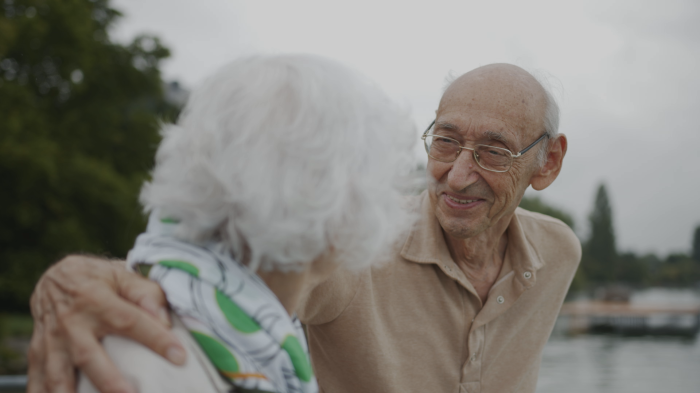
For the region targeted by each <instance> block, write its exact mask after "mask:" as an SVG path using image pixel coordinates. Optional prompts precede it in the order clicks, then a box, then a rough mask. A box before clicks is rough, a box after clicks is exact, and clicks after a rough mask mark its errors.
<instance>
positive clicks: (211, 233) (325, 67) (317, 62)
mask: <svg viewBox="0 0 700 393" xmlns="http://www.w3.org/2000/svg"><path fill="white" fill-rule="evenodd" d="M162 131H163V140H162V142H161V144H160V146H159V148H158V152H157V155H156V165H155V169H154V171H153V176H152V181H150V182H146V183H145V184H144V186H143V188H142V191H141V202H142V204H143V205H144V208H145V211H146V212H151V211H156V212H157V214H159V215H161V216H162V217H163V218H164V217H166V216H167V217H169V218H175V219H178V220H179V221H180V223H181V224H182V225H180V226H179V227H180V228H181V229H180V232H178V233H177V234H176V236H177V237H179V238H180V239H181V240H184V241H188V242H194V243H204V242H210V241H217V242H220V243H221V244H223V245H224V246H225V247H226V248H227V249H228V250H229V251H230V252H231V254H232V255H233V256H234V257H237V258H244V259H245V260H246V261H247V263H248V266H249V267H250V268H251V269H253V270H257V269H258V268H261V269H263V270H281V271H289V270H299V269H301V268H304V266H305V265H306V263H308V262H311V261H313V260H315V259H316V258H317V257H319V256H321V255H322V254H324V253H326V252H328V251H329V250H331V249H332V250H333V257H334V259H335V260H337V261H338V262H341V263H342V264H343V265H344V266H345V267H348V268H362V267H364V266H367V265H368V264H369V263H371V262H372V261H374V260H376V259H377V257H378V256H379V254H380V253H382V252H384V251H386V250H387V247H388V246H389V245H390V244H391V243H392V242H393V241H394V240H395V239H396V236H397V235H398V234H399V233H400V232H401V230H402V229H405V227H406V225H408V223H409V222H410V218H409V217H407V213H406V212H405V211H403V209H402V208H401V207H400V205H401V203H400V198H401V195H400V192H399V191H398V190H399V184H398V183H400V181H401V179H402V178H403V177H402V175H403V174H405V173H407V172H408V169H409V168H410V167H411V165H410V162H411V159H410V157H411V155H410V154H411V153H410V152H411V146H412V144H413V140H414V139H415V138H414V136H415V135H416V132H415V126H414V124H413V122H412V120H411V118H410V116H409V115H408V113H407V111H406V110H404V109H403V108H400V107H398V106H397V105H395V104H394V103H393V102H392V101H391V100H390V99H389V98H388V97H387V96H386V95H385V94H384V93H383V92H382V91H381V90H380V89H379V88H378V87H377V86H376V85H375V84H373V83H371V82H370V81H369V80H367V79H366V78H364V77H363V76H361V75H359V74H358V73H356V72H354V71H352V70H350V69H348V68H346V67H344V66H342V65H340V64H338V63H336V62H334V61H331V60H328V59H324V58H320V57H316V56H310V55H274V56H273V55H257V56H252V57H246V58H243V59H240V60H237V61H235V62H233V63H231V64H229V65H227V66H225V67H223V68H222V69H220V70H219V71H218V72H216V73H215V74H214V75H213V76H212V77H210V78H209V79H207V80H206V81H205V82H204V83H203V84H202V85H201V86H200V87H199V88H198V89H196V90H195V91H194V92H193V93H192V95H191V97H190V98H189V101H188V102H187V104H186V106H185V108H184V110H183V112H182V114H181V116H180V118H179V120H178V124H177V125H166V126H164V127H163V130H162Z"/></svg>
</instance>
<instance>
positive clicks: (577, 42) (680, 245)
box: [113, 0, 700, 256]
mask: <svg viewBox="0 0 700 393" xmlns="http://www.w3.org/2000/svg"><path fill="white" fill-rule="evenodd" d="M113 6H114V7H115V8H117V9H119V10H120V11H122V12H123V13H124V18H123V19H122V20H121V21H120V22H119V23H118V25H117V26H116V28H115V30H114V32H113V35H114V37H116V38H117V39H118V40H120V41H127V40H129V39H131V38H133V37H134V36H135V35H136V34H139V33H152V34H156V35H158V36H159V37H160V38H161V39H162V40H163V42H164V43H165V44H166V46H168V47H169V48H170V49H171V50H172V53H173V56H172V58H171V59H170V60H168V61H166V62H165V64H164V72H165V77H166V78H167V79H169V80H178V81H180V82H182V83H183V84H184V85H185V86H187V87H189V88H191V87H193V86H196V85H197V83H198V82H199V81H201V80H202V78H204V77H206V76H207V75H208V74H210V73H211V72H212V71H214V70H215V69H217V68H218V67H220V66H221V65H223V64H225V63H226V62H228V61H230V60H233V59H235V58H236V57H239V56H241V55H244V54H250V53H255V52H265V53H284V52H304V53H314V54H319V55H323V56H327V57H331V58H334V59H336V60H339V61H341V62H343V63H346V64H348V65H350V66H352V67H354V68H356V69H359V70H360V71H362V72H363V73H364V74H366V75H368V76H369V77H371V78H372V79H374V80H375V81H377V82H378V83H379V84H380V85H381V86H382V87H383V88H384V89H385V90H386V91H387V92H388V93H389V94H390V95H391V96H392V97H394V98H395V99H397V100H398V101H399V102H401V103H403V104H405V105H406V106H407V107H409V108H410V109H411V112H412V113H413V116H414V118H415V120H416V127H417V129H419V130H422V129H424V128H425V127H426V126H427V125H428V124H429V123H430V121H431V120H432V118H433V116H434V111H435V109H436V107H437V104H438V101H439V98H440V95H441V91H442V87H443V84H444V79H445V76H446V75H447V74H448V73H449V72H450V71H452V72H456V73H462V72H466V71H469V70H471V69H473V68H475V67H478V66H481V65H485V64H489V63H498V62H506V63H513V64H516V65H519V66H522V67H524V68H526V69H528V70H534V71H539V72H545V73H546V74H548V75H551V82H552V85H553V87H554V90H555V95H557V96H558V97H559V98H560V106H561V108H562V121H561V127H560V131H561V132H563V133H565V134H566V135H567V136H568V137H569V151H568V153H567V156H566V159H565V162H564V169H563V171H562V173H561V175H560V176H559V178H558V179H557V181H556V182H555V183H554V184H553V185H552V186H551V187H549V188H548V189H546V190H544V191H542V192H534V191H531V190H530V191H528V193H529V194H530V195H540V196H541V197H542V198H543V199H544V200H546V201H547V202H549V203H551V204H553V205H556V206H558V207H560V208H562V209H564V210H567V211H569V212H571V213H572V214H573V215H574V217H575V219H576V224H577V226H578V228H577V232H578V233H579V236H582V237H583V238H585V237H586V235H587V219H586V217H587V215H588V213H589V212H590V210H591V208H592V205H593V197H594V194H595V190H596V188H597V186H598V184H600V183H601V182H605V183H606V185H607V187H608V191H609V193H610V197H611V200H612V206H613V212H614V225H615V229H616V234H617V239H618V248H620V249H621V250H622V251H626V250H632V251H635V252H648V251H653V252H657V253H660V254H661V255H662V256H663V255H665V254H667V253H669V252H674V251H683V252H686V251H688V250H689V248H690V242H691V237H692V232H693V230H694V228H695V227H696V226H697V225H700V207H699V206H698V201H700V153H699V149H700V132H698V131H699V128H700V76H699V72H698V71H699V70H700V67H699V66H700V22H699V21H700V1H697V0H665V1H663V2H662V1H642V0H626V1H610V0H606V1H604V0H587V1H578V2H573V1H532V0H531V1H527V2H526V1H498V2H487V1H439V0H438V1H436V0H432V1H429V2H428V1H425V2H418V1H415V2H406V1H379V0H372V1H364V0H354V1H345V2H336V1H329V0H325V1H309V0H296V1H282V0H279V1H265V0H258V1H252V0H251V1H235V0H199V1H196V2H195V1H190V0H167V1H166V0H113ZM417 157H421V158H420V159H423V160H424V157H423V155H422V154H421V155H419V154H418V153H417ZM417 160H418V158H417Z"/></svg>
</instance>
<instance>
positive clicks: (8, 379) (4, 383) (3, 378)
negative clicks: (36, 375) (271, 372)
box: [0, 375, 27, 393]
mask: <svg viewBox="0 0 700 393" xmlns="http://www.w3.org/2000/svg"><path fill="white" fill-rule="evenodd" d="M26 390H27V376H26V375H0V392H3V393H20V392H25V391H26Z"/></svg>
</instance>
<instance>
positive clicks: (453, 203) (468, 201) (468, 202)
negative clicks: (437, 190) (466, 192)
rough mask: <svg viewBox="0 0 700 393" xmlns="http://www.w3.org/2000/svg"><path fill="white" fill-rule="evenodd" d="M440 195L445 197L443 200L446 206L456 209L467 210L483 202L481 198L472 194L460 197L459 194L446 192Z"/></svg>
mask: <svg viewBox="0 0 700 393" xmlns="http://www.w3.org/2000/svg"><path fill="white" fill-rule="evenodd" d="M442 195H443V196H444V198H445V199H444V201H445V203H446V204H447V206H450V207H451V208H453V209H458V210H469V209H472V208H474V207H476V206H480V205H481V204H482V203H483V202H485V201H484V200H483V199H481V198H476V197H473V196H463V197H460V195H450V194H448V193H444V194H442Z"/></svg>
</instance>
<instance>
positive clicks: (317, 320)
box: [297, 268, 370, 325]
mask: <svg viewBox="0 0 700 393" xmlns="http://www.w3.org/2000/svg"><path fill="white" fill-rule="evenodd" d="M369 273H370V272H369V269H366V270H364V271H362V272H351V271H348V270H346V269H343V268H338V269H337V270H336V271H335V272H334V273H333V274H332V275H331V276H330V277H328V278H327V279H326V280H325V281H323V282H322V283H321V284H319V285H317V286H316V287H315V288H314V289H313V290H312V291H311V292H310V294H309V295H308V296H306V298H305V299H302V301H301V304H300V307H299V308H298V309H297V316H298V317H299V320H300V321H301V322H302V323H304V324H306V325H321V324H324V323H328V322H331V321H333V320H334V319H336V318H338V316H340V314H342V313H343V311H344V310H345V309H346V308H347V307H348V305H349V304H350V303H351V302H352V299H353V298H354V297H355V294H356V293H357V289H358V288H359V285H360V282H361V281H362V280H364V279H367V276H368V275H369Z"/></svg>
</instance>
